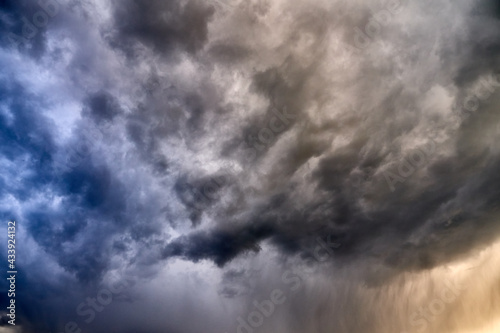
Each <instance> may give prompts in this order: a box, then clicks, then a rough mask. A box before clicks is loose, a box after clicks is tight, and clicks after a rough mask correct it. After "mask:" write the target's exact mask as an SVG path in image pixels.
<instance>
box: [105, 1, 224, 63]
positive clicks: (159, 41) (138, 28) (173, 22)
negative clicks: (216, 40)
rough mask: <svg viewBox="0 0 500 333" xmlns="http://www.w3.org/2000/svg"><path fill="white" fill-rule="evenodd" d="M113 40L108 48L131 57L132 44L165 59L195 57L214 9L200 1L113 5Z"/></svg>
mask: <svg viewBox="0 0 500 333" xmlns="http://www.w3.org/2000/svg"><path fill="white" fill-rule="evenodd" d="M114 10H115V14H114V20H115V26H114V29H116V36H115V37H113V38H112V39H111V44H112V45H114V46H117V47H119V48H121V49H123V50H125V51H126V52H127V54H129V55H133V54H135V53H134V49H135V47H136V46H135V43H140V44H143V45H145V46H147V47H149V48H152V49H153V50H154V51H155V52H158V53H160V54H162V55H165V56H171V55H173V54H175V53H176V52H177V51H179V50H180V51H186V52H189V53H196V52H197V51H198V50H200V49H201V48H202V47H203V46H204V44H205V43H206V41H207V34H208V27H207V24H208V21H209V20H210V18H211V16H212V15H213V12H214V9H213V7H212V6H210V5H207V4H206V3H205V2H203V1H197V0H190V1H188V2H186V3H182V2H180V1H160V0H154V1H148V2H139V1H133V0H127V1H115V2H114Z"/></svg>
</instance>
